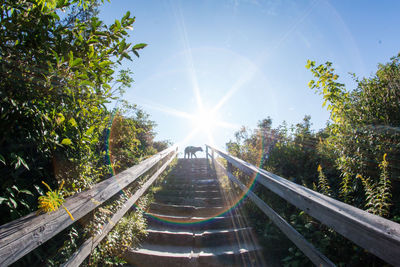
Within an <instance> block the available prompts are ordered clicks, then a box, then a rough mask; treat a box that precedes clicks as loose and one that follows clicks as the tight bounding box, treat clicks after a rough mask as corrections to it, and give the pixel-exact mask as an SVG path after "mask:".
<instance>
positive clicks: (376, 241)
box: [209, 146, 400, 266]
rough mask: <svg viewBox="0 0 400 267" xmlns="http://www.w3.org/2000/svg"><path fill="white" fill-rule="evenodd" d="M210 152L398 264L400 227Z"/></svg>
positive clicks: (352, 239) (358, 243) (370, 249)
mask: <svg viewBox="0 0 400 267" xmlns="http://www.w3.org/2000/svg"><path fill="white" fill-rule="evenodd" d="M209 147H210V146H209ZM210 149H211V150H212V151H215V152H216V153H218V154H219V155H220V156H221V157H223V158H225V159H226V160H227V161H228V162H230V163H232V164H233V165H234V166H235V167H237V168H238V169H240V170H242V171H243V172H244V173H246V174H248V175H257V179H256V181H257V182H259V183H261V184H262V185H264V186H265V187H267V188H268V189H269V190H271V191H272V192H274V193H275V194H277V195H279V196H280V197H282V198H283V199H285V200H287V201H288V202H289V203H291V204H293V205H294V206H296V207H298V208H299V209H301V210H304V211H305V212H306V213H308V214H309V215H310V216H312V217H314V218H315V219H317V220H319V221H321V222H322V223H323V224H325V225H327V226H329V227H331V228H333V229H334V230H335V231H336V232H338V233H340V234H341V235H343V236H344V237H346V238H347V239H349V240H351V241H353V242H354V243H356V244H357V245H359V246H360V247H362V248H364V249H366V250H367V251H369V252H370V253H372V254H374V255H376V256H378V257H379V258H381V259H383V260H384V261H386V262H388V263H390V264H393V265H395V266H396V265H398V264H399V263H400V253H399V251H400V224H398V223H395V222H392V221H389V220H387V219H384V218H382V217H379V216H376V215H373V214H370V213H368V212H366V211H363V210H361V209H358V208H356V207H353V206H351V205H348V204H346V203H343V202H340V201H338V200H335V199H333V198H330V197H328V196H325V195H322V194H320V193H318V192H314V191H313V190H310V189H308V188H306V187H303V186H301V185H298V184H296V183H293V182H291V181H289V180H287V179H285V178H282V177H280V176H278V175H275V174H273V173H270V172H267V171H265V170H262V169H260V168H257V167H256V166H254V165H251V164H250V163H247V162H245V161H243V160H241V159H238V158H236V157H233V156H230V155H228V154H227V153H225V152H222V151H221V150H218V149H215V148H212V147H210Z"/></svg>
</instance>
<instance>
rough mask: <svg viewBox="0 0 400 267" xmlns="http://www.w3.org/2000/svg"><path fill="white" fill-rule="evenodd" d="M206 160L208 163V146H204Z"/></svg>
mask: <svg viewBox="0 0 400 267" xmlns="http://www.w3.org/2000/svg"><path fill="white" fill-rule="evenodd" d="M206 159H207V161H208V146H207V145H206Z"/></svg>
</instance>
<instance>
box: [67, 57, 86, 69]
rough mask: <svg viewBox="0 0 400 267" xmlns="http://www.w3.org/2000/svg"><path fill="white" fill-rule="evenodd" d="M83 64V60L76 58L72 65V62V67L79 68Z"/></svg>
mask: <svg viewBox="0 0 400 267" xmlns="http://www.w3.org/2000/svg"><path fill="white" fill-rule="evenodd" d="M82 62H83V60H82V59H81V58H76V59H74V60H73V61H72V63H71V61H70V64H69V65H70V67H71V68H72V67H76V66H79V65H82Z"/></svg>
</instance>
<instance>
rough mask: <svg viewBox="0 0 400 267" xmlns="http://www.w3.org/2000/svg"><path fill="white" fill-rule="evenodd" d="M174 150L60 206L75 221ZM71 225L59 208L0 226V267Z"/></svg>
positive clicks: (158, 155) (109, 179)
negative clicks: (68, 212)
mask: <svg viewBox="0 0 400 267" xmlns="http://www.w3.org/2000/svg"><path fill="white" fill-rule="evenodd" d="M174 151H175V153H176V151H177V147H176V146H172V147H170V148H167V149H165V150H164V151H161V152H160V153H158V154H156V155H154V156H152V157H150V158H148V159H146V160H144V161H142V162H141V163H139V164H138V165H135V166H133V167H131V168H129V169H127V170H125V171H123V172H121V173H119V174H117V175H115V176H113V177H110V178H108V179H107V180H104V181H102V182H100V183H98V184H96V185H94V186H93V187H92V188H91V189H90V190H87V191H83V192H80V193H78V194H75V195H73V196H71V197H69V198H67V199H66V201H65V203H64V206H65V207H66V208H67V209H68V210H69V211H70V213H71V214H72V216H73V217H74V218H75V220H79V219H80V218H82V217H83V216H85V215H86V214H88V213H89V212H90V211H92V210H93V209H95V208H96V207H98V206H99V205H101V204H102V203H103V202H105V201H106V200H108V199H110V198H111V197H112V196H114V195H115V194H116V193H118V192H119V191H120V190H121V189H123V188H125V187H126V186H128V185H129V184H131V183H132V182H134V181H135V180H136V179H138V178H139V177H140V176H141V175H143V174H144V173H146V172H147V171H148V170H150V169H151V168H152V167H153V166H155V165H156V164H157V163H158V162H159V161H160V160H163V159H164V158H165V157H167V156H168V155H169V154H170V153H171V152H174ZM72 223H74V221H72V220H71V219H70V217H69V215H68V214H67V213H66V212H65V211H64V210H63V209H59V210H57V211H54V212H51V213H45V214H41V215H37V214H36V213H35V212H32V213H30V214H28V215H27V216H25V217H22V218H19V219H17V220H14V221H12V222H9V223H7V224H4V225H2V226H0V266H7V265H9V264H11V263H13V262H15V261H17V260H18V259H20V258H21V257H23V256H24V255H26V254H27V253H29V252H30V251H32V250H34V249H35V248H37V247H38V246H40V245H41V244H43V243H44V242H46V241H47V240H49V239H50V238H52V237H53V236H55V235H56V234H58V233H59V232H61V231H62V230H64V229H65V228H67V227H68V226H70V225H71V224H72Z"/></svg>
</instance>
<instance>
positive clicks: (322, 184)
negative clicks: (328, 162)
mask: <svg viewBox="0 0 400 267" xmlns="http://www.w3.org/2000/svg"><path fill="white" fill-rule="evenodd" d="M318 191H319V192H321V193H322V194H324V195H327V196H330V197H331V196H332V195H333V194H332V190H331V187H330V185H329V181H328V179H327V178H326V176H325V174H324V172H323V171H322V167H321V165H318Z"/></svg>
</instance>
